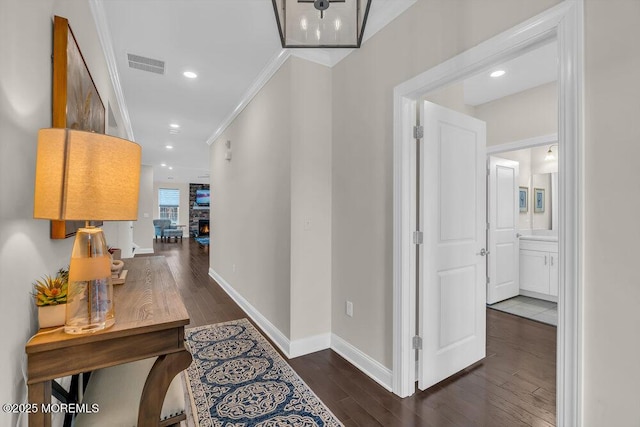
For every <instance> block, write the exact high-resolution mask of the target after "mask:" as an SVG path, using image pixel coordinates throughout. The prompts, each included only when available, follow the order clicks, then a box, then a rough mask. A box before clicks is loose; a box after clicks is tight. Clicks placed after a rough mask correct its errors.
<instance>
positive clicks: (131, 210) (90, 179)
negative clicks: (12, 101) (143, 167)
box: [33, 129, 142, 334]
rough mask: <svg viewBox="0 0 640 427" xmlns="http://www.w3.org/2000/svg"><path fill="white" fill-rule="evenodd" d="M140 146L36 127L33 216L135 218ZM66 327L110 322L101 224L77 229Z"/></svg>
mask: <svg viewBox="0 0 640 427" xmlns="http://www.w3.org/2000/svg"><path fill="white" fill-rule="evenodd" d="M141 157H142V149H141V147H140V146H139V145H138V144H136V143H134V142H131V141H127V140H125V139H121V138H117V137H113V136H109V135H103V134H97V133H93V132H84V131H77V130H71V129H41V130H40V131H39V132H38V149H37V160H36V180H35V192H34V209H33V217H34V218H43V219H54V220H81V221H87V223H88V221H126V220H136V219H137V218H138V194H139V189H140V164H141ZM67 292H68V294H67V304H66V321H65V328H64V330H65V332H67V333H71V334H80V333H86V332H94V331H98V330H101V329H104V328H108V327H109V326H111V325H113V324H114V323H115V308H114V304H113V285H112V283H111V257H110V255H109V253H108V251H107V244H106V240H105V237H104V233H103V232H102V230H101V229H100V228H95V227H89V226H87V227H85V228H80V229H79V230H78V231H77V233H76V240H75V243H74V245H73V252H72V254H71V262H70V263H69V286H68V290H67Z"/></svg>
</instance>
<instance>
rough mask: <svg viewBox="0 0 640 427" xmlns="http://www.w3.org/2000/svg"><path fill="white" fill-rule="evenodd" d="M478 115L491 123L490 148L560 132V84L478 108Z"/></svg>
mask: <svg viewBox="0 0 640 427" xmlns="http://www.w3.org/2000/svg"><path fill="white" fill-rule="evenodd" d="M475 116H476V117H477V118H478V119H480V120H484V121H485V122H487V146H491V145H497V144H505V143H508V142H514V141H521V140H523V139H529V138H534V137H537V136H542V135H550V134H553V133H557V132H558V87H557V84H556V82H552V83H547V84H544V85H541V86H538V87H534V88H531V89H529V90H525V91H523V92H519V93H515V94H513V95H510V96H505V97H504V98H500V99H497V100H495V101H492V102H487V103H486V104H481V105H478V106H476V107H475Z"/></svg>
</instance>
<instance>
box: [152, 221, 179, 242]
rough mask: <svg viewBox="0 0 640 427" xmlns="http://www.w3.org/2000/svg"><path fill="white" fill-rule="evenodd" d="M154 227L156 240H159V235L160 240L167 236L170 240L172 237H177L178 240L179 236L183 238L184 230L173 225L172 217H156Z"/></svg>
mask: <svg viewBox="0 0 640 427" xmlns="http://www.w3.org/2000/svg"><path fill="white" fill-rule="evenodd" d="M153 228H154V229H155V232H156V241H158V237H160V241H162V240H164V239H165V238H167V240H168V239H169V238H170V237H175V238H176V242H177V241H178V237H180V240H182V230H179V229H178V227H176V226H175V225H172V224H171V220H170V219H154V220H153Z"/></svg>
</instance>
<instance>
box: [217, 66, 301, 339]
mask: <svg viewBox="0 0 640 427" xmlns="http://www.w3.org/2000/svg"><path fill="white" fill-rule="evenodd" d="M290 80H291V62H287V63H286V64H285V65H284V66H283V67H282V68H281V69H280V70H279V71H278V72H277V73H276V75H275V76H273V78H272V79H271V80H270V81H269V82H268V83H267V84H266V85H265V86H264V88H263V89H262V91H261V92H260V93H259V94H258V95H257V96H256V97H255V98H254V99H253V101H252V102H251V103H250V104H249V105H248V106H247V107H246V109H245V110H244V111H243V112H242V114H240V116H238V118H237V119H236V120H235V122H234V123H233V124H232V126H230V127H229V128H228V129H227V130H226V131H225V132H224V134H223V135H222V136H221V137H220V138H219V139H218V140H217V141H215V142H214V143H213V144H212V146H211V148H210V152H211V193H212V194H213V195H214V197H215V202H214V203H213V204H212V206H211V240H212V242H214V243H213V244H212V245H211V246H210V267H211V268H212V269H213V270H215V271H216V272H217V273H218V274H219V275H220V276H222V277H223V278H224V279H225V280H226V281H227V282H228V283H229V284H231V286H233V287H234V288H235V289H236V291H238V292H239V293H240V294H241V295H242V296H243V297H244V298H245V299H247V300H248V301H249V303H250V304H252V305H253V306H254V307H256V308H257V309H258V310H259V311H260V312H261V313H262V314H263V315H264V316H265V317H266V318H267V319H269V321H270V322H271V323H272V324H273V325H274V326H275V327H276V328H278V329H279V330H280V331H281V332H282V333H283V334H285V336H289V329H290V322H289V319H290V314H289V310H290V308H289V307H290V304H289V302H290V285H289V283H290V281H291V261H290V253H291V228H290V224H291V176H290V170H291V106H290V100H291V96H292V93H291V85H290ZM227 140H230V141H231V147H232V152H233V158H232V160H231V161H227V160H225V153H226V146H225V142H226V141H227ZM234 265H235V269H234Z"/></svg>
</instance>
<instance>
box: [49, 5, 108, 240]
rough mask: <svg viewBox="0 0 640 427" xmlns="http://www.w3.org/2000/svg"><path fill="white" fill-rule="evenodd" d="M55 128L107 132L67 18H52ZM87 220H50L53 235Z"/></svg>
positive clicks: (62, 235) (72, 230)
mask: <svg viewBox="0 0 640 427" xmlns="http://www.w3.org/2000/svg"><path fill="white" fill-rule="evenodd" d="M52 97H53V108H52V127H54V128H69V129H77V130H85V131H90V132H96V133H104V132H105V108H104V104H103V103H102V99H101V98H100V94H99V93H98V89H97V88H96V85H95V83H94V82H93V78H92V77H91V74H90V73H89V68H88V67H87V64H86V62H85V60H84V57H83V56H82V52H81V51H80V47H79V46H78V43H77V41H76V38H75V36H74V35H73V31H71V27H70V26H69V21H68V20H67V19H66V18H62V17H60V16H55V17H54V20H53V94H52ZM83 226H84V221H51V238H52V239H65V238H67V237H70V236H73V235H74V234H75V233H76V230H77V229H78V228H80V227H83Z"/></svg>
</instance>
